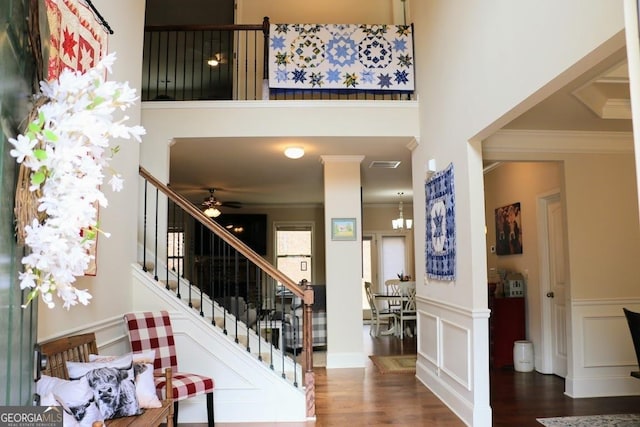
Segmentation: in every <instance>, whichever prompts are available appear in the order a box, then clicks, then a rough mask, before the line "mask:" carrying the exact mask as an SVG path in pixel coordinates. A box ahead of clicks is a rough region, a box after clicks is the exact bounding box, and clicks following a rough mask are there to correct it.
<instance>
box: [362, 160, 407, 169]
mask: <svg viewBox="0 0 640 427" xmlns="http://www.w3.org/2000/svg"><path fill="white" fill-rule="evenodd" d="M400 163H401V162H400V160H374V161H373V162H371V164H370V165H369V168H376V169H395V168H397V167H398V166H400Z"/></svg>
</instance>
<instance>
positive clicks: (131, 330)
mask: <svg viewBox="0 0 640 427" xmlns="http://www.w3.org/2000/svg"><path fill="white" fill-rule="evenodd" d="M124 320H125V327H126V328H127V331H128V334H129V341H130V342H131V351H133V352H134V353H137V352H141V351H145V350H155V352H156V358H155V360H154V362H153V368H154V370H156V371H158V370H160V371H164V369H165V368H171V372H172V378H171V385H172V388H173V399H174V400H173V424H174V425H176V426H177V425H178V401H180V400H183V399H187V398H190V397H194V396H199V395H201V394H206V396H207V421H208V425H209V427H212V426H213V425H214V419H213V390H214V388H215V381H214V380H213V378H211V377H206V376H203V375H198V374H193V373H188V372H180V371H179V370H178V358H177V353H176V347H175V340H174V337H173V328H172V327H171V318H170V317H169V313H168V312H167V311H165V310H162V311H159V312H149V311H147V312H144V313H128V314H125V315H124ZM165 386H166V382H165V381H162V378H157V379H156V389H157V390H159V391H160V392H161V393H163V392H164V388H165ZM163 394H164V393H163Z"/></svg>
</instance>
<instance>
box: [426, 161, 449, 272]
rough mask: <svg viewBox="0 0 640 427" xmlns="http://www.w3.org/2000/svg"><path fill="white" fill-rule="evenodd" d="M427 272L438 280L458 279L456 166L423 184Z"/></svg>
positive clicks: (439, 172)
mask: <svg viewBox="0 0 640 427" xmlns="http://www.w3.org/2000/svg"><path fill="white" fill-rule="evenodd" d="M424 190H425V196H426V201H427V204H426V205H427V206H426V209H427V211H426V219H427V224H426V229H425V230H426V231H425V234H426V236H425V245H426V255H425V256H426V272H427V277H428V278H430V279H436V280H455V278H456V223H455V193H454V186H453V164H449V166H448V167H447V168H446V169H444V170H442V171H438V172H436V173H434V174H433V175H432V176H431V177H430V178H429V179H428V180H427V182H426V183H425V185H424Z"/></svg>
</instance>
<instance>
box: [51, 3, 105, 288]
mask: <svg viewBox="0 0 640 427" xmlns="http://www.w3.org/2000/svg"><path fill="white" fill-rule="evenodd" d="M45 5H46V8H47V21H48V24H49V51H48V55H49V59H48V61H47V80H54V79H57V78H58V76H59V75H60V73H61V72H62V70H64V69H71V70H74V71H80V72H81V73H83V72H85V71H87V70H88V69H90V68H93V67H95V66H96V65H98V62H100V60H101V59H102V57H103V56H105V55H106V54H107V53H108V51H107V48H108V46H107V45H108V43H107V42H108V37H109V35H108V34H107V31H106V29H105V28H104V27H103V25H102V24H101V23H100V22H99V21H98V20H97V19H96V17H95V16H94V14H93V12H92V11H91V10H90V9H89V8H88V7H87V6H86V5H85V4H84V2H81V1H80V0H45ZM98 208H99V206H98V203H97V202H96V209H98ZM99 235H100V233H97V234H96V238H95V239H96V243H95V245H93V246H92V248H91V251H92V252H93V253H92V255H93V258H92V259H91V262H90V263H89V266H88V267H87V269H86V270H85V275H87V276H95V275H96V273H97V261H96V259H97V257H98V253H97V251H98V249H97V248H98V236H99Z"/></svg>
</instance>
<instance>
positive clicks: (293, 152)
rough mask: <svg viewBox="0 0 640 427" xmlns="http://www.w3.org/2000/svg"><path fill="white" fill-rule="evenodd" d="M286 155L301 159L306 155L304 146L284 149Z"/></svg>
mask: <svg viewBox="0 0 640 427" xmlns="http://www.w3.org/2000/svg"><path fill="white" fill-rule="evenodd" d="M284 155H285V156H287V157H288V158H290V159H299V158H300V157H302V156H304V148H302V147H287V148H285V150H284Z"/></svg>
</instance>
